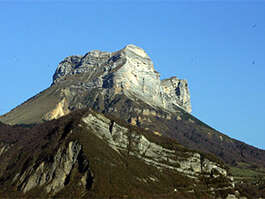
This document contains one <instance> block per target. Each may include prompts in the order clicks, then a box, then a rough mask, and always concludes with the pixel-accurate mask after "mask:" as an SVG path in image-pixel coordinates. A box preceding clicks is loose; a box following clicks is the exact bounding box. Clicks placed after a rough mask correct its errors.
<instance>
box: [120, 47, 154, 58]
mask: <svg viewBox="0 0 265 199" xmlns="http://www.w3.org/2000/svg"><path fill="white" fill-rule="evenodd" d="M123 50H124V51H125V52H132V53H134V54H136V55H138V56H140V57H142V58H149V56H148V55H147V53H146V52H145V51H144V49H142V48H140V47H138V46H136V45H134V44H129V45H127V46H125V47H124V48H123ZM149 59H150V58H149Z"/></svg>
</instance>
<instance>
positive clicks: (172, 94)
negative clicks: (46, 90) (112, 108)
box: [53, 45, 191, 112]
mask: <svg viewBox="0 0 265 199" xmlns="http://www.w3.org/2000/svg"><path fill="white" fill-rule="evenodd" d="M84 73H86V74H87V76H86V78H85V79H83V81H82V84H81V85H75V86H82V87H85V88H87V90H89V91H90V90H92V89H94V88H97V89H101V92H102V93H104V95H105V96H106V95H115V94H124V95H126V96H127V97H129V98H131V99H135V98H139V99H142V100H143V101H144V102H146V103H148V104H150V105H151V106H158V107H162V108H164V109H166V110H169V111H173V112H174V111H175V107H176V106H177V107H181V108H182V109H184V110H185V111H187V112H191V103H190V94H189V89H188V83H187V81H186V80H181V79H178V78H176V77H172V78H170V79H165V80H162V81H161V80H160V74H159V73H158V72H157V71H156V70H155V69H154V65H153V62H152V61H151V59H150V57H149V56H148V55H147V54H146V52H145V51H144V50H143V49H141V48H139V47H137V46H135V45H128V46H126V47H125V48H123V49H121V50H119V51H117V52H113V53H108V52H101V51H98V50H94V51H91V52H89V53H87V54H85V55H84V56H70V57H67V58H65V59H64V60H63V61H62V62H61V63H60V64H59V66H58V68H57V70H56V72H55V74H54V75H53V84H59V83H60V82H62V81H64V80H65V79H67V78H68V77H70V76H72V75H75V74H84Z"/></svg>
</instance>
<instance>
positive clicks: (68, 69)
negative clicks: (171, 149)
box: [0, 45, 265, 175]
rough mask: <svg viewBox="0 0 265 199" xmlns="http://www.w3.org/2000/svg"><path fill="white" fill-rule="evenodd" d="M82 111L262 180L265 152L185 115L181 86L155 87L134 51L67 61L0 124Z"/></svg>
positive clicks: (144, 58)
mask: <svg viewBox="0 0 265 199" xmlns="http://www.w3.org/2000/svg"><path fill="white" fill-rule="evenodd" d="M87 107H89V108H92V109H94V110H96V111H98V112H102V113H104V114H112V115H114V116H115V117H116V118H119V119H121V120H123V121H125V122H128V123H130V124H132V125H135V126H138V127H141V128H143V129H146V130H150V131H153V132H155V133H156V134H157V135H163V136H167V137H170V138H173V139H175V140H177V142H179V143H181V144H182V145H184V146H186V147H188V148H191V149H195V150H200V151H203V152H206V153H211V154H214V155H216V156H217V157H219V158H221V159H222V160H223V161H224V162H225V163H227V164H229V165H230V166H232V167H233V168H240V169H251V170H252V171H253V170H254V171H255V175H256V174H257V175H258V174H261V175H264V173H263V172H264V167H265V151H264V150H260V149H257V148H255V147H252V146H249V145H247V144H245V143H242V142H240V141H237V140H234V139H232V138H229V137H228V136H226V135H224V134H222V133H220V132H217V131H216V130H214V129H212V128H210V127H209V126H207V125H206V124H204V123H202V122H201V121H199V120H198V119H196V118H194V117H193V116H192V115H191V114H189V113H190V112H191V104H190V95H189V89H188V85H187V81H186V80H180V79H178V78H176V77H172V78H170V79H166V80H162V81H161V80H160V78H159V73H158V72H156V71H155V70H154V67H153V63H152V61H151V59H150V58H149V56H148V55H147V54H146V52H145V51H144V50H143V49H141V48H139V47H136V46H134V45H128V46H126V47H125V48H123V49H121V50H120V51H117V52H113V53H109V52H101V51H97V50H96V51H91V52H89V53H87V54H86V55H84V56H70V57H67V58H66V59H65V60H63V61H62V62H61V63H60V64H59V66H58V68H57V70H56V72H55V74H54V76H53V83H52V85H51V87H50V88H48V89H46V90H45V91H43V92H41V93H40V94H38V95H37V96H35V97H33V98H31V99H29V100H28V101H27V102H25V103H23V104H22V105H20V106H18V107H17V108H15V109H13V110H12V111H10V112H9V113H7V114H5V115H3V116H1V117H0V121H2V122H4V123H8V124H32V123H40V122H43V121H47V120H52V119H56V118H59V117H61V116H63V115H66V114H68V113H69V112H71V111H74V110H78V109H82V108H87ZM242 165H243V166H242ZM237 171H238V170H237ZM244 171H245V170H244Z"/></svg>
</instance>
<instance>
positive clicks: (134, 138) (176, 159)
mask: <svg viewBox="0 0 265 199" xmlns="http://www.w3.org/2000/svg"><path fill="white" fill-rule="evenodd" d="M82 120H83V122H84V123H85V124H86V125H87V128H89V129H92V130H93V131H92V132H94V133H95V135H96V136H97V137H98V138H100V139H102V140H104V141H105V142H107V143H108V145H109V146H110V147H111V148H112V149H113V150H114V151H116V152H118V153H122V152H125V153H128V154H130V155H132V156H135V157H137V158H140V159H142V160H144V161H145V162H146V164H148V165H151V166H155V167H157V168H159V169H164V168H167V169H172V170H175V171H178V172H180V173H184V174H186V175H187V176H190V177H192V178H197V177H198V176H199V175H202V174H203V175H211V174H212V173H213V172H215V176H214V177H219V176H227V171H226V170H225V169H224V168H223V166H221V165H220V164H218V163H216V162H213V161H210V160H208V159H206V158H203V156H201V155H200V154H199V153H194V152H185V153H178V152H177V151H176V150H173V149H168V148H165V147H163V146H161V145H159V144H156V143H154V142H151V141H150V140H148V139H147V138H146V137H145V136H144V135H141V134H138V133H137V132H135V131H132V130H130V129H128V128H125V127H122V126H120V125H119V124H117V123H115V122H114V121H111V120H109V119H108V118H106V117H103V116H101V115H99V114H89V115H88V116H86V117H84V118H83V119H82ZM177 154H178V155H177Z"/></svg>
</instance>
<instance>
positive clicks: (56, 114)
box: [43, 98, 70, 120]
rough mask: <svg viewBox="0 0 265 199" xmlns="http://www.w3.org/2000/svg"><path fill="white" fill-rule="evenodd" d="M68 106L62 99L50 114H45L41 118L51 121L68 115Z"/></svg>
mask: <svg viewBox="0 0 265 199" xmlns="http://www.w3.org/2000/svg"><path fill="white" fill-rule="evenodd" d="M69 112H70V111H69V109H68V104H67V102H66V99H65V98H63V99H62V100H61V101H60V102H59V103H58V104H57V105H56V107H55V108H54V109H53V110H51V111H50V112H48V113H46V114H45V115H44V117H43V119H44V120H53V119H58V118H60V117H62V116H64V115H67V114H68V113H69Z"/></svg>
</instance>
